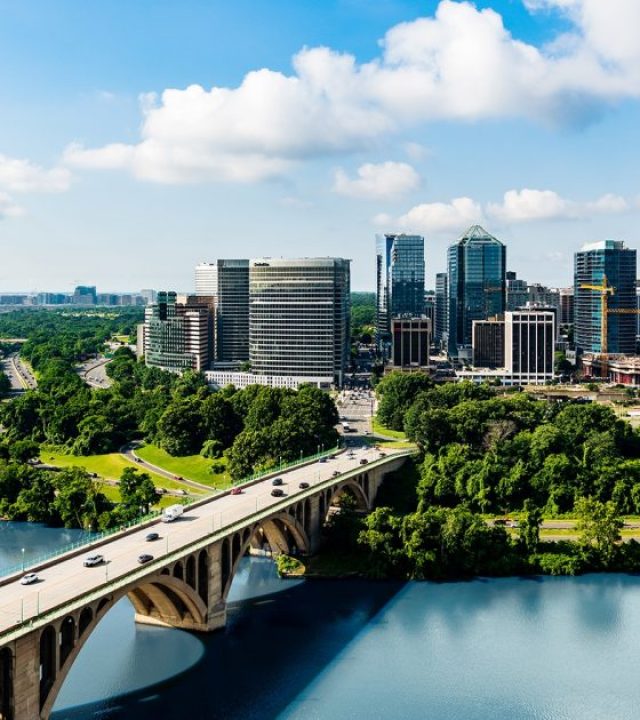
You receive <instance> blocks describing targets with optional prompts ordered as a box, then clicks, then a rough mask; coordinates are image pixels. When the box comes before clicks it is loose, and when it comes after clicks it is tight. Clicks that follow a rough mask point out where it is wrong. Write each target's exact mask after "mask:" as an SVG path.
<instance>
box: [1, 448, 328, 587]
mask: <svg viewBox="0 0 640 720" xmlns="http://www.w3.org/2000/svg"><path fill="white" fill-rule="evenodd" d="M339 449H340V443H339V442H338V443H337V444H336V446H335V447H333V448H331V449H330V450H321V451H320V452H317V453H314V454H313V455H307V456H305V457H300V458H299V459H297V460H293V461H292V462H285V463H283V462H280V463H278V465H277V466H274V467H271V468H265V469H263V470H258V471H256V472H254V473H252V474H251V475H249V476H248V477H245V478H242V479H241V480H238V481H236V482H235V483H233V484H232V485H231V486H230V488H231V487H237V486H242V485H247V484H251V483H254V482H255V481H256V480H259V479H260V478H265V477H269V475H276V474H278V473H280V472H286V471H287V470H291V469H292V468H295V467H299V466H300V465H305V464H308V463H311V462H314V461H315V460H319V459H320V458H322V457H328V456H329V455H332V454H333V453H335V452H336V450H339ZM230 488H226V489H224V490H214V491H212V492H210V493H207V494H205V495H204V496H199V497H194V498H176V504H178V503H180V504H181V505H193V504H195V503H197V504H202V503H203V502H207V501H209V500H211V499H212V498H214V497H217V496H218V495H224V494H226V493H228V492H229V490H230ZM161 515H162V510H161V509H159V510H153V511H152V512H150V513H147V514H146V515H140V516H138V517H136V518H134V519H133V520H129V521H128V522H126V523H122V524H120V525H117V526H116V527H113V528H109V529H107V530H102V531H101V532H90V531H86V534H85V535H84V536H83V537H82V538H81V539H79V540H77V541H76V542H73V543H68V544H66V545H62V546H61V547H59V548H57V549H56V550H52V551H50V552H47V553H42V554H40V555H37V556H35V557H34V556H28V557H26V558H24V560H23V561H21V562H19V563H14V564H13V565H9V566H5V567H0V578H3V577H7V576H9V575H17V574H18V573H24V572H26V571H27V570H28V569H29V568H32V567H36V566H38V565H43V564H45V563H48V562H50V561H51V560H55V558H57V557H60V556H61V555H66V554H67V553H73V552H75V551H76V550H80V549H82V548H86V549H89V548H90V547H91V546H93V545H95V544H97V543H101V542H102V541H103V540H107V539H108V538H110V537H112V536H113V535H116V534H118V533H121V532H126V531H127V530H130V529H131V528H134V527H137V526H139V525H143V524H144V523H145V522H150V521H152V520H156V519H158V518H159V517H160V516H161Z"/></svg>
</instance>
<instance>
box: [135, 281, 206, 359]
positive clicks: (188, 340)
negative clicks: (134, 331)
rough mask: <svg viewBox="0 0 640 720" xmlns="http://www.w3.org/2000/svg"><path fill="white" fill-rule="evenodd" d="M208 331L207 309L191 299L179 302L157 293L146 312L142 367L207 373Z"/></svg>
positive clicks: (176, 298) (164, 293)
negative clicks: (143, 362) (143, 363)
mask: <svg viewBox="0 0 640 720" xmlns="http://www.w3.org/2000/svg"><path fill="white" fill-rule="evenodd" d="M211 327H212V318H211V311H210V308H209V305H207V304H199V303H198V302H197V300H196V299H194V298H193V296H191V297H190V298H188V299H186V301H183V302H178V296H177V295H176V293H175V292H166V291H162V292H159V293H158V299H157V302H156V303H154V304H153V305H149V306H147V308H146V309H145V323H144V331H143V332H142V333H141V337H142V339H143V342H144V357H145V363H146V364H147V365H149V366H152V367H158V368H161V369H163V370H170V371H172V372H181V371H183V370H187V369H192V370H208V369H209V364H210V362H211Z"/></svg>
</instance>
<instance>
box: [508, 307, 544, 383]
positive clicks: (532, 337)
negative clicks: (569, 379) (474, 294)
mask: <svg viewBox="0 0 640 720" xmlns="http://www.w3.org/2000/svg"><path fill="white" fill-rule="evenodd" d="M504 324H505V329H504V335H505V348H504V353H505V369H506V371H507V372H508V373H509V374H510V375H511V377H512V378H514V380H515V381H517V382H518V384H520V385H528V384H541V383H545V382H548V381H550V380H552V379H553V353H554V350H555V341H556V327H555V326H556V313H555V312H554V311H552V310H517V311H514V312H507V313H505V318H504Z"/></svg>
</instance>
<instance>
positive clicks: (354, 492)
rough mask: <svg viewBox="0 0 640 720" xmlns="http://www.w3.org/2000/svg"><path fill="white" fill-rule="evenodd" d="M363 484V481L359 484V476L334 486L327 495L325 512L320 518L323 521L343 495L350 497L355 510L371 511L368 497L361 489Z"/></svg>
mask: <svg viewBox="0 0 640 720" xmlns="http://www.w3.org/2000/svg"><path fill="white" fill-rule="evenodd" d="M365 484H366V483H365V482H364V480H363V482H362V483H361V482H360V476H359V477H358V478H355V479H354V478H349V479H348V480H346V481H345V482H342V483H340V484H339V485H336V486H334V487H333V488H332V489H331V491H330V492H329V493H327V501H326V507H325V512H324V514H323V515H322V516H321V517H323V520H324V519H326V517H328V515H329V511H330V509H331V507H332V506H335V505H337V504H338V503H339V501H340V498H341V497H343V496H344V495H350V496H351V497H352V498H353V499H354V500H355V503H356V509H357V510H361V511H362V512H368V511H369V510H370V509H371V506H370V503H369V495H368V493H367V492H366V491H365V490H364V488H363V485H365Z"/></svg>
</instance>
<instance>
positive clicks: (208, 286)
mask: <svg viewBox="0 0 640 720" xmlns="http://www.w3.org/2000/svg"><path fill="white" fill-rule="evenodd" d="M196 295H198V296H201V297H208V298H212V303H213V306H214V308H215V361H216V362H218V363H234V362H243V361H245V360H248V359H249V260H232V259H222V260H216V262H213V263H200V264H199V265H196Z"/></svg>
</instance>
